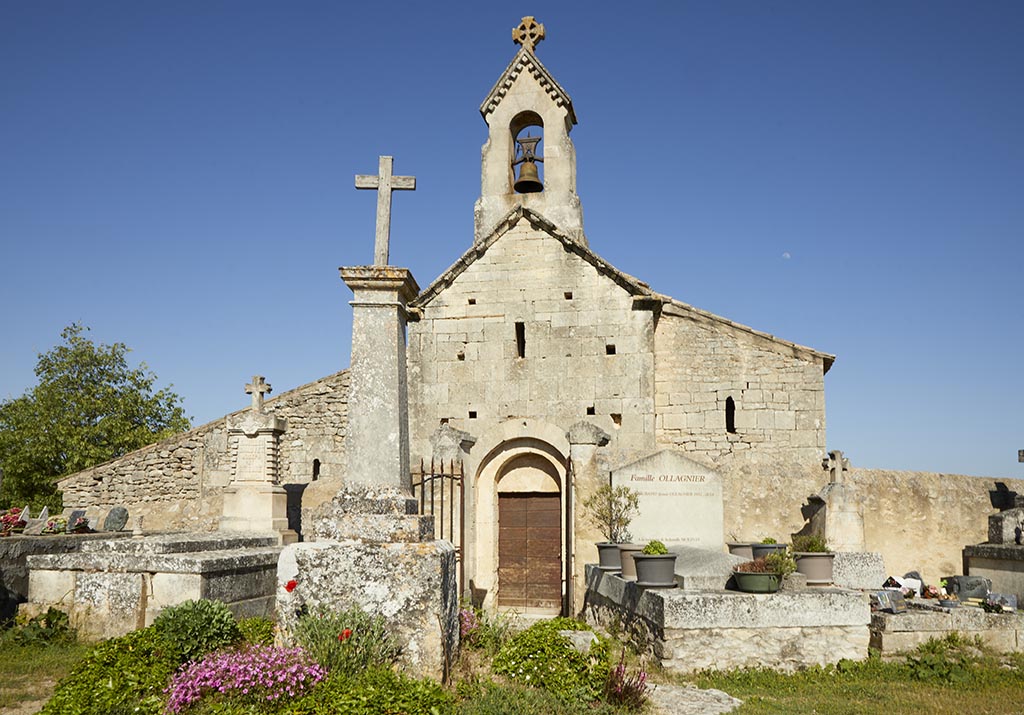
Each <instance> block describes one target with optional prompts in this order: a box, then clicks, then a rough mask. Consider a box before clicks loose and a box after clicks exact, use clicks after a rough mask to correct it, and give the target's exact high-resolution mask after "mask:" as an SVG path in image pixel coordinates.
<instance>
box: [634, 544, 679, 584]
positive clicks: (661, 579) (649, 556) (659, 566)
mask: <svg viewBox="0 0 1024 715" xmlns="http://www.w3.org/2000/svg"><path fill="white" fill-rule="evenodd" d="M633 561H635V562H636V583H637V585H638V586H647V587H652V588H665V587H669V588H672V587H675V585H676V555H675V554H673V553H669V550H668V547H666V546H665V544H663V543H661V542H660V541H658V540H657V539H653V540H651V541H649V542H647V545H646V546H644V548H643V549H642V550H641V551H640V552H639V553H635V554H633Z"/></svg>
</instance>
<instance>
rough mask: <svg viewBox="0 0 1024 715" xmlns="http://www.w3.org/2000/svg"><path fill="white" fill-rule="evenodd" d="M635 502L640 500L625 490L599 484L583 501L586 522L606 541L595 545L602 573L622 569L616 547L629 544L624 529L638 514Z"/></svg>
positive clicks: (631, 491)
mask: <svg viewBox="0 0 1024 715" xmlns="http://www.w3.org/2000/svg"><path fill="white" fill-rule="evenodd" d="M639 501H640V496H639V495H638V494H637V493H636V492H634V491H633V490H632V489H630V488H629V487H613V486H612V485H611V484H602V485H601V486H600V487H598V488H597V491H595V492H594V493H593V494H591V495H590V496H589V497H587V498H586V499H585V500H584V501H583V508H584V509H585V510H586V515H587V519H588V520H589V521H590V523H591V524H592V525H594V526H596V527H597V528H598V529H600V530H601V532H602V535H603V536H604V537H605V538H607V539H608V540H607V541H603V542H599V543H598V544H597V553H598V557H599V559H600V568H601V569H602V570H604V571H619V570H621V569H622V560H621V557H620V555H619V545H620V544H625V543H626V542H628V541H629V531H628V528H627V527H628V526H629V522H631V521H633V517H634V516H636V514H637V511H638V510H639V506H638V504H639Z"/></svg>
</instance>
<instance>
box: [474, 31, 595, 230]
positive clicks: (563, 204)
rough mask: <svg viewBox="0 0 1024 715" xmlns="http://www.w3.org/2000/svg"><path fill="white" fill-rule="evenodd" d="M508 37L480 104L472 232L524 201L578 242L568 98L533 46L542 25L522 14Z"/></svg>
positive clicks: (490, 224) (572, 122)
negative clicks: (499, 68)
mask: <svg viewBox="0 0 1024 715" xmlns="http://www.w3.org/2000/svg"><path fill="white" fill-rule="evenodd" d="M512 39H513V41H514V42H516V43H517V44H519V45H522V46H521V47H520V49H519V52H517V53H516V55H515V57H513V58H512V62H511V63H510V64H509V65H508V67H506V68H505V71H504V72H503V73H502V75H501V77H499V78H498V81H497V83H496V84H495V85H494V87H493V88H492V89H491V91H490V93H489V94H488V95H487V98H486V99H485V100H484V102H483V104H481V105H480V114H481V115H482V116H483V118H484V121H485V122H486V123H487V128H488V133H487V141H486V142H485V143H484V145H483V149H482V150H481V179H480V198H479V199H477V202H476V206H475V207H474V228H475V231H474V234H475V240H476V241H481V240H483V239H484V238H486V237H487V236H488V235H489V234H490V233H491V231H493V230H494V228H495V226H496V225H497V224H498V222H499V221H501V220H502V219H503V218H504V217H505V215H506V214H507V213H508V212H509V211H511V210H512V209H513V208H515V207H516V206H524V207H526V208H529V209H532V210H534V211H536V212H537V213H539V214H541V215H542V216H543V217H544V218H546V219H547V220H549V221H551V222H552V223H553V224H555V226H557V227H558V229H559V230H561V231H562V232H563V233H565V234H566V235H568V236H570V237H572V238H574V239H575V240H577V241H579V242H580V243H581V244H583V245H586V238H585V237H584V235H583V207H582V205H581V204H580V198H579V196H578V195H577V194H576V149H575V148H574V147H573V143H572V140H571V139H570V138H569V132H570V131H572V128H573V126H574V125H575V124H576V123H577V122H576V113H575V111H574V110H573V107H572V100H571V99H570V98H569V95H568V94H567V93H566V92H565V90H564V89H562V87H561V86H560V85H559V84H558V82H556V81H555V79H554V77H552V76H551V73H550V72H548V70H547V68H545V67H544V65H543V64H541V62H540V60H538V59H537V56H536V54H535V51H536V50H535V47H536V44H537V43H538V42H540V41H541V40H542V39H544V26H543V25H541V24H540V23H538V22H537V21H536V20H534V18H532V17H524V18H523V20H522V22H521V23H520V24H519V25H518V26H517V27H516V28H514V29H513V31H512ZM538 137H539V139H538ZM524 173H525V176H524ZM534 177H536V181H534ZM524 189H525V190H524Z"/></svg>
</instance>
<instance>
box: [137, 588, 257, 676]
mask: <svg viewBox="0 0 1024 715" xmlns="http://www.w3.org/2000/svg"><path fill="white" fill-rule="evenodd" d="M153 629H154V630H155V631H156V632H157V633H158V634H159V635H160V636H161V637H162V638H163V639H164V640H165V642H166V643H167V645H168V647H169V648H170V649H171V650H172V651H173V652H174V653H175V654H176V655H177V656H178V660H179V662H182V663H183V662H185V661H189V660H197V659H198V658H201V657H202V656H204V655H206V654H207V653H210V652H211V651H214V650H217V649H218V648H223V647H225V646H229V645H234V644H235V643H237V642H238V641H239V640H240V639H241V637H242V634H241V632H240V631H239V630H238V624H237V623H236V622H235V617H234V615H233V614H232V613H231V611H230V610H229V609H228V607H227V606H225V605H224V604H223V603H221V602H220V601H185V602H184V603H180V604H178V605H177V606H171V607H170V608H165V609H164V610H163V611H161V612H160V615H159V616H157V617H156V620H155V621H153Z"/></svg>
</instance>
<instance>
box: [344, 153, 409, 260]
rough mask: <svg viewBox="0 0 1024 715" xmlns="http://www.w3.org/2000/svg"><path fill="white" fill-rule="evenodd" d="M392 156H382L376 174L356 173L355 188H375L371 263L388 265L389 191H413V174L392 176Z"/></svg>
mask: <svg viewBox="0 0 1024 715" xmlns="http://www.w3.org/2000/svg"><path fill="white" fill-rule="evenodd" d="M394 161H395V159H394V157H390V156H382V157H381V158H380V168H379V169H378V171H377V176H373V175H371V174H356V188H357V189H376V190H377V237H376V239H375V240H374V244H373V265H375V266H386V265H388V243H389V242H390V240H391V192H392V191H415V190H416V177H415V176H392V175H391V167H392V166H393V164H394Z"/></svg>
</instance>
